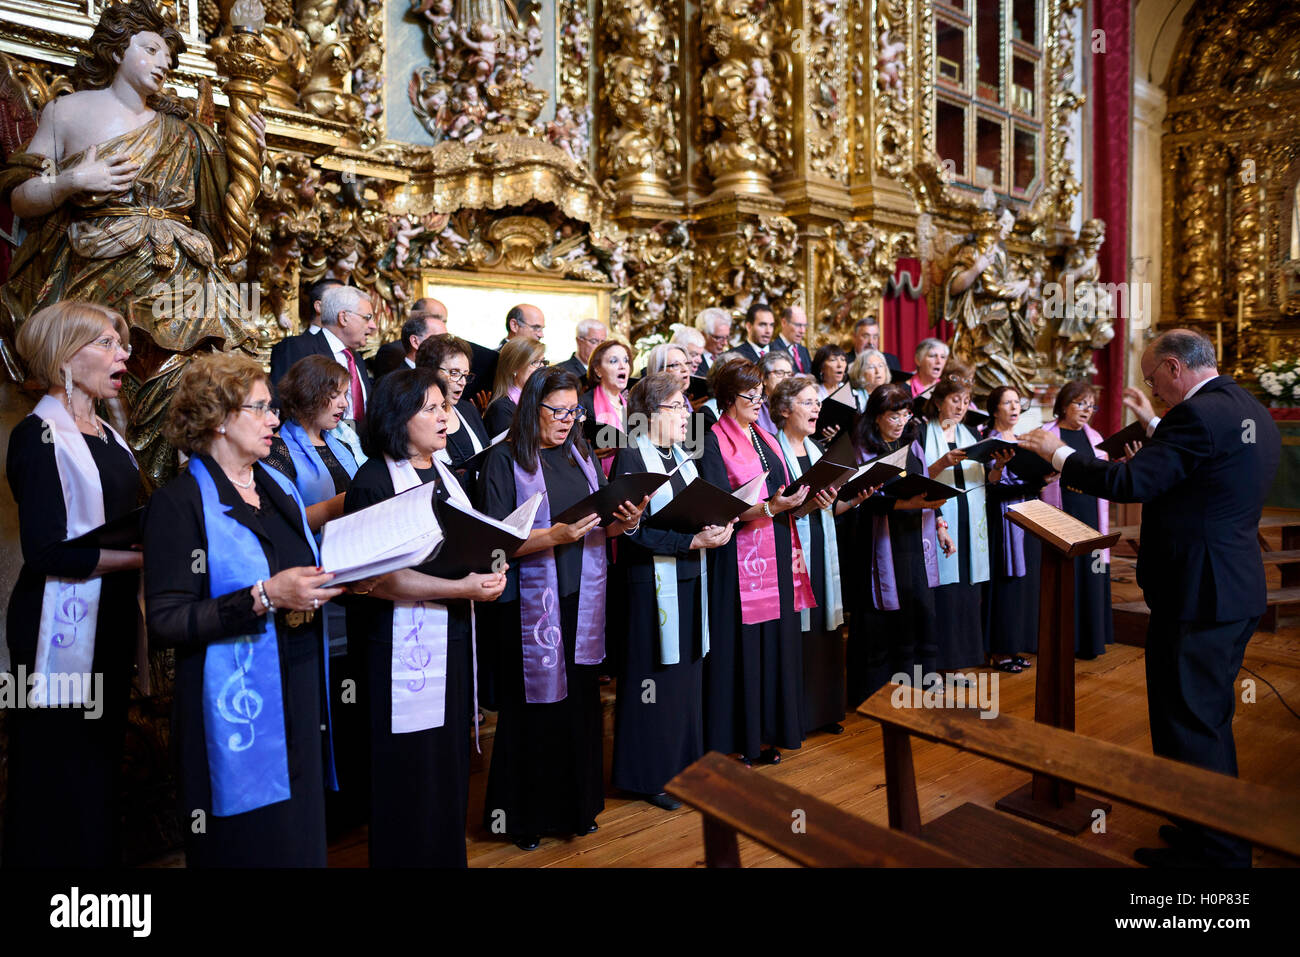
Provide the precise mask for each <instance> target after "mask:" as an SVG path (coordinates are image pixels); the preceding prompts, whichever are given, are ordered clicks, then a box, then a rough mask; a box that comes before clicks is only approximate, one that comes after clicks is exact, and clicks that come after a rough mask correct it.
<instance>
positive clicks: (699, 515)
mask: <svg viewBox="0 0 1300 957" xmlns="http://www.w3.org/2000/svg"><path fill="white" fill-rule="evenodd" d="M766 491H767V473H766V472H760V473H759V474H758V475H756V476H755V477H754V478H752V479H750V480H749V481H748V482H746V483H745V484H744V485H742V486H741V487H740V488H738V489H736V490H735V491H734V492H730V491H727V490H726V489H721V488H718V487H717V486H716V485H713V484H711V483H709V482H706V481H704V479H702V478H699V477H698V476H697V477H696V478H695V479H693V480H692V481H691V482H690V484H688V485H687V486H686V488H685V489H683V490H682V492H681V493H680V494H678V495H674V496H673V498H672V500H671V501H670V502H669V503H668V504H667V505H665V506H664V507H663V508H662V509H661V510H660V511H658V512H655V513H654V514H653V515H651V516H650V517H649V521H648V524H650V525H651V526H654V527H656V528H666V529H668V530H669V531H673V532H684V533H686V534H690V535H694V534H695V533H696V532H699V531H701V530H703V529H704V528H706V527H708V526H709V525H726V524H727V523H728V522H729V521H731V520H732V519H733V518H737V517H738V516H740V515H741V514H743V513H744V512H747V511H749V510H750V509H751V508H753V507H754V506H755V505H757V504H758V503H759V501H761V500H762V498H763V493H764V492H766Z"/></svg>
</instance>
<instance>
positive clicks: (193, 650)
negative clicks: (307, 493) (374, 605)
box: [144, 353, 342, 867]
mask: <svg viewBox="0 0 1300 957" xmlns="http://www.w3.org/2000/svg"><path fill="white" fill-rule="evenodd" d="M278 421H279V420H278V418H277V414H276V409H275V407H274V406H273V405H272V404H271V391H270V389H269V388H268V387H267V381H266V375H265V374H264V373H263V372H262V370H261V368H260V367H259V366H258V364H257V363H256V362H254V361H253V360H252V359H249V358H247V357H245V356H241V355H238V354H233V353H231V354H226V353H210V354H208V355H205V356H201V357H198V358H195V359H193V360H191V362H190V363H189V365H188V366H186V369H185V371H184V373H182V375H181V378H180V382H179V383H178V385H177V387H176V392H175V394H174V395H173V397H172V404H171V408H170V410H169V413H168V418H167V424H166V435H167V438H168V440H169V441H170V442H171V443H172V444H173V445H175V446H176V447H177V448H179V449H180V450H181V451H183V452H186V453H188V454H189V456H190V459H189V464H188V468H187V470H186V471H185V472H184V473H182V474H181V475H179V476H177V477H176V478H175V479H174V480H172V482H170V483H169V484H168V485H166V486H164V487H163V488H162V489H160V490H159V491H158V492H156V493H155V494H154V496H153V499H152V500H151V501H150V503H149V510H148V514H147V516H146V518H145V528H144V550H145V610H146V615H147V618H148V623H149V634H150V636H151V637H152V638H153V640H154V641H155V642H156V643H157V644H159V645H161V646H164V647H167V646H170V647H174V648H175V649H176V692H175V701H174V705H173V710H172V733H173V735H174V740H175V744H176V750H177V753H178V755H179V761H180V775H179V778H180V787H179V798H180V807H181V810H182V819H183V820H186V821H197V820H198V818H197V817H196V815H201V816H202V819H203V825H204V826H203V827H201V828H200V827H187V828H185V840H186V846H185V852H186V861H187V863H188V865H189V866H191V867H221V866H241V867H268V866H269V867H324V866H325V783H326V781H327V780H329V781H330V782H331V783H332V782H333V778H334V774H333V760H332V749H331V748H330V746H329V740H330V739H329V734H328V730H327V729H328V725H329V712H328V709H327V708H326V707H323V706H322V701H324V689H325V687H326V681H327V677H328V674H327V668H328V664H327V663H328V651H327V649H326V647H325V643H324V639H323V634H322V628H321V622H322V616H321V614H320V610H321V606H322V605H323V604H324V603H325V602H327V601H329V600H330V599H331V598H334V597H336V596H337V595H339V594H340V593H341V592H342V589H341V588H330V587H328V585H327V583H328V582H329V580H330V579H331V578H332V577H333V576H332V575H329V574H324V573H322V572H321V570H320V568H319V567H318V563H319V561H320V558H319V554H318V552H317V549H316V542H315V539H314V538H313V537H312V534H311V531H310V529H309V527H308V524H307V514H306V510H305V508H304V506H303V501H302V497H301V496H300V495H299V494H298V490H297V489H296V488H295V487H294V486H293V483H291V482H290V481H289V480H288V478H286V477H285V476H283V475H281V474H280V473H279V472H278V471H277V470H275V469H272V468H268V467H267V466H266V465H265V464H264V463H263V462H262V461H261V460H262V459H264V458H265V457H266V455H267V454H268V453H269V452H270V450H271V442H272V439H273V438H274V429H275V426H276V425H277V424H278Z"/></svg>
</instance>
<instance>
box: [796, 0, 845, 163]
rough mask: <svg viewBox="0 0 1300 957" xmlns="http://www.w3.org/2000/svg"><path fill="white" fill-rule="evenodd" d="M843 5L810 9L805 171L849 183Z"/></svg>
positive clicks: (833, 0) (815, 3) (823, 3)
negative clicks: (809, 116)
mask: <svg viewBox="0 0 1300 957" xmlns="http://www.w3.org/2000/svg"><path fill="white" fill-rule="evenodd" d="M845 6H846V4H845V3H844V2H843V0H812V2H811V3H810V5H809V16H808V22H807V23H806V24H805V28H806V29H807V30H808V31H809V33H808V35H809V41H808V53H807V57H808V66H807V84H806V86H805V89H804V98H805V100H806V101H807V108H808V112H809V113H810V114H811V115H812V118H813V123H812V124H811V125H809V126H808V127H807V132H806V136H807V138H808V166H809V168H810V170H811V171H812V172H814V173H820V174H821V175H823V176H826V177H829V178H830V179H834V180H840V181H844V180H847V179H848V172H849V170H848V166H849V159H848V153H849V149H848V147H849V136H848V125H849V124H848V110H847V109H846V105H847V102H848V93H849V79H848V78H849V70H848V39H847V38H848V26H849V24H848V19H847V18H846V17H845V16H844V7H845Z"/></svg>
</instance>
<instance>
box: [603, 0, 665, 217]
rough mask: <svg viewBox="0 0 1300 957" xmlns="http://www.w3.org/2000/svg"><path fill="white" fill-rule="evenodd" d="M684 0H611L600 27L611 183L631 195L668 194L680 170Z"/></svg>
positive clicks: (606, 171) (661, 196)
mask: <svg viewBox="0 0 1300 957" xmlns="http://www.w3.org/2000/svg"><path fill="white" fill-rule="evenodd" d="M677 6H678V3H677V2H674V3H673V4H671V5H670V6H669V7H668V8H667V9H665V10H662V11H661V10H660V9H657V8H656V6H654V5H652V4H649V3H646V2H645V0H609V2H608V3H606V4H605V5H604V7H603V16H602V18H601V29H602V35H603V43H604V45H605V48H606V53H605V63H604V71H603V80H604V87H605V89H606V90H607V95H606V98H605V100H606V103H607V105H608V111H609V119H608V122H607V123H606V124H605V128H604V130H603V131H602V136H601V146H602V154H603V158H604V165H603V173H604V175H605V176H606V177H607V180H606V182H607V185H608V186H609V188H611V189H613V190H614V191H616V192H619V193H622V194H624V195H625V196H628V197H630V198H637V197H648V198H653V199H668V198H670V195H671V194H670V193H669V191H668V186H669V180H670V179H673V178H675V177H676V176H677V174H678V171H679V164H678V160H677V155H678V152H679V150H680V145H679V143H678V141H677V120H676V116H675V107H676V104H677V93H678V91H677V70H676V63H677V55H678V41H677V33H676V30H675V29H674V27H673V23H674V22H675V14H676V8H677Z"/></svg>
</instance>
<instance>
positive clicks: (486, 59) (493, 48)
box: [460, 23, 499, 83]
mask: <svg viewBox="0 0 1300 957" xmlns="http://www.w3.org/2000/svg"><path fill="white" fill-rule="evenodd" d="M498 40H499V35H498V33H497V31H496V30H495V29H494V28H493V27H492V25H491V24H490V23H476V24H474V26H473V27H472V28H470V29H468V30H462V31H461V34H460V42H461V43H463V44H464V45H465V47H466V48H467V49H468V50H469V56H468V58H467V62H468V64H469V69H470V73H471V75H472V78H473V81H474V82H475V83H486V82H487V81H488V80H489V79H490V78H491V77H492V71H493V70H494V69H496V64H497V42H498Z"/></svg>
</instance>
